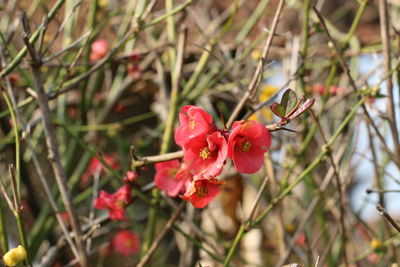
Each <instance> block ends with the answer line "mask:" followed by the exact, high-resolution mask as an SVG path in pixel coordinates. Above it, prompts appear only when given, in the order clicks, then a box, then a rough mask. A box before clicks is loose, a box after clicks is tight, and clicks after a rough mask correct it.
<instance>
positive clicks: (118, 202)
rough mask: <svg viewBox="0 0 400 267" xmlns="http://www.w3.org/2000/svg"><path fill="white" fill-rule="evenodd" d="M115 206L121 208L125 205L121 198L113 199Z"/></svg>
mask: <svg viewBox="0 0 400 267" xmlns="http://www.w3.org/2000/svg"><path fill="white" fill-rule="evenodd" d="M115 206H117V208H119V209H123V208H124V207H125V204H124V201H123V200H117V201H115Z"/></svg>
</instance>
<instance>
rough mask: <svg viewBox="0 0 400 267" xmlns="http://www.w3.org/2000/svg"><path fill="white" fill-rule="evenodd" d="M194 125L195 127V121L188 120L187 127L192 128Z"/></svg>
mask: <svg viewBox="0 0 400 267" xmlns="http://www.w3.org/2000/svg"><path fill="white" fill-rule="evenodd" d="M194 127H196V122H195V121H194V120H190V121H189V129H190V130H192V131H193V130H194Z"/></svg>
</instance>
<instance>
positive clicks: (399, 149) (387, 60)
mask: <svg viewBox="0 0 400 267" xmlns="http://www.w3.org/2000/svg"><path fill="white" fill-rule="evenodd" d="M379 21H380V26H381V37H382V46H383V60H384V65H385V72H386V74H387V75H388V77H387V80H386V85H387V95H388V97H387V113H388V124H389V127H390V131H391V133H392V139H393V144H394V151H395V153H396V155H400V144H399V132H398V129H397V125H396V112H395V107H394V96H393V81H392V75H390V74H389V73H391V67H392V60H391V48H390V34H389V14H388V7H387V1H386V0H379Z"/></svg>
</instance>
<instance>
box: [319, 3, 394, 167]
mask: <svg viewBox="0 0 400 267" xmlns="http://www.w3.org/2000/svg"><path fill="white" fill-rule="evenodd" d="M313 10H314V12H315V14H316V15H317V17H318V19H319V21H320V22H321V25H322V28H323V29H324V31H325V34H326V36H327V37H328V39H329V41H330V42H331V43H332V44H333V47H334V49H335V52H336V57H337V59H338V60H339V63H340V65H341V67H342V69H343V71H344V72H345V74H346V76H347V78H348V79H349V83H350V86H351V88H352V89H353V91H354V93H355V94H356V96H357V97H358V99H360V96H359V95H358V93H359V92H358V90H357V85H356V83H355V81H354V79H353V77H352V76H351V73H350V69H349V67H348V65H347V64H346V62H345V60H344V59H343V56H342V54H341V51H340V49H339V46H338V45H337V43H336V41H335V40H334V39H333V38H332V36H331V34H330V33H329V30H328V27H327V26H326V24H325V20H324V18H323V17H322V15H321V13H320V12H319V11H318V9H317V8H316V7H313ZM361 107H362V109H363V112H364V114H365V116H366V120H367V122H368V123H369V124H370V125H371V126H372V128H373V129H374V131H375V133H376V135H377V136H378V138H379V140H380V141H381V143H382V146H383V149H384V150H385V152H386V153H387V154H388V156H389V157H390V158H391V159H392V161H393V162H394V163H395V164H396V166H397V167H398V168H399V169H400V159H399V158H398V156H397V155H395V154H394V153H393V152H392V151H391V150H390V149H389V147H388V145H387V143H386V140H385V138H384V137H383V136H382V134H381V133H380V131H379V129H378V127H377V126H376V124H375V123H374V121H373V120H372V118H371V116H370V114H369V112H368V110H367V108H366V106H365V104H364V103H363V104H362V105H361Z"/></svg>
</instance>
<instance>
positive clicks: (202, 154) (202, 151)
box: [200, 147, 211, 159]
mask: <svg viewBox="0 0 400 267" xmlns="http://www.w3.org/2000/svg"><path fill="white" fill-rule="evenodd" d="M210 154H211V153H210V149H208V147H204V148H202V149H200V158H202V159H209V158H210Z"/></svg>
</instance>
